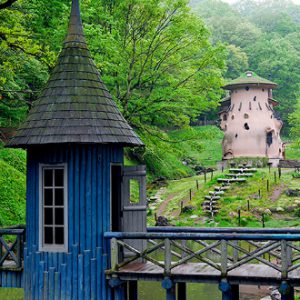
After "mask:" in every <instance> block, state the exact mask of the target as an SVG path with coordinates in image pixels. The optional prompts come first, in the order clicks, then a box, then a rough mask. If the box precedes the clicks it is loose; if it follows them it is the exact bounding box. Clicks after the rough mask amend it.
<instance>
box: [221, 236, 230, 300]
mask: <svg viewBox="0 0 300 300" xmlns="http://www.w3.org/2000/svg"><path fill="white" fill-rule="evenodd" d="M227 264H228V243H227V241H226V240H221V277H222V279H221V282H220V284H219V289H220V291H221V292H222V300H233V297H232V290H231V286H230V284H229V282H228V281H227V278H226V277H227Z"/></svg>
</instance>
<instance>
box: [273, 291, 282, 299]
mask: <svg viewBox="0 0 300 300" xmlns="http://www.w3.org/2000/svg"><path fill="white" fill-rule="evenodd" d="M271 299H272V300H280V299H281V295H280V293H279V291H278V290H274V291H272V292H271Z"/></svg>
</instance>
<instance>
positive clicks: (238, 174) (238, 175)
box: [225, 173, 253, 177]
mask: <svg viewBox="0 0 300 300" xmlns="http://www.w3.org/2000/svg"><path fill="white" fill-rule="evenodd" d="M225 176H227V177H243V176H244V177H252V176H253V174H252V173H229V174H226V175H225Z"/></svg>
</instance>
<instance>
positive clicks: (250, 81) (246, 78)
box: [223, 71, 277, 90]
mask: <svg viewBox="0 0 300 300" xmlns="http://www.w3.org/2000/svg"><path fill="white" fill-rule="evenodd" d="M244 86H264V87H266V88H271V89H274V88H276V87H277V84H276V83H275V82H272V81H270V80H267V79H265V78H262V77H260V76H258V75H257V74H255V73H254V72H251V71H247V72H245V73H243V74H242V75H241V76H240V77H238V78H236V79H234V80H231V81H230V82H228V83H227V84H226V85H225V86H224V87H223V88H224V89H226V90H234V89H236V88H239V87H244Z"/></svg>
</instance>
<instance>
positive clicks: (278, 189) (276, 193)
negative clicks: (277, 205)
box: [270, 183, 285, 202]
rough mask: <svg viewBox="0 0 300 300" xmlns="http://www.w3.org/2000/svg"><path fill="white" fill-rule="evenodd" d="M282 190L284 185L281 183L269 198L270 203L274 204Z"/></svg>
mask: <svg viewBox="0 0 300 300" xmlns="http://www.w3.org/2000/svg"><path fill="white" fill-rule="evenodd" d="M284 188H285V185H284V184H283V183H282V184H280V186H277V187H276V188H275V190H274V191H273V194H272V195H271V197H270V199H271V200H272V202H275V201H276V200H277V199H278V198H279V197H280V195H281V193H282V192H283V190H284Z"/></svg>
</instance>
